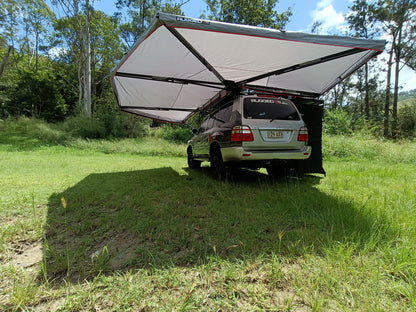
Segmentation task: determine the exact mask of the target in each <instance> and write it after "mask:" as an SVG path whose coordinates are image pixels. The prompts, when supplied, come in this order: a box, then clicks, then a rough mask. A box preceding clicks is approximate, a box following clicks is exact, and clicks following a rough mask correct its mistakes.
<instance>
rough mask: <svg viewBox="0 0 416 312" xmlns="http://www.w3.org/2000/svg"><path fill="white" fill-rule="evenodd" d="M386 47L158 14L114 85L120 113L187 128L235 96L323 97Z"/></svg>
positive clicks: (118, 69)
mask: <svg viewBox="0 0 416 312" xmlns="http://www.w3.org/2000/svg"><path fill="white" fill-rule="evenodd" d="M384 45H385V41H384V40H364V39H357V38H350V37H339V36H322V35H313V34H306V33H299V32H289V31H279V30H275V29H268V28H261V27H253V26H245V25H237V24H229V23H221V22H214V21H207V20H201V19H193V18H188V17H183V16H176V15H171V14H165V13H158V15H157V16H156V18H155V19H154V20H153V22H152V24H151V26H150V27H149V28H148V29H147V31H146V32H145V33H144V34H143V35H142V36H141V38H140V39H139V40H138V41H137V42H136V43H135V44H134V46H133V47H132V48H131V49H130V51H129V52H128V53H127V54H126V55H125V56H124V57H123V59H122V60H121V61H120V63H119V65H118V66H117V67H116V68H115V70H114V72H113V78H112V85H113V89H114V92H115V95H116V98H117V102H118V105H119V106H120V109H121V110H122V111H126V112H129V113H133V114H137V115H140V116H144V117H149V118H152V119H158V120H162V121H168V122H178V123H182V122H185V121H186V120H187V119H188V118H189V117H190V116H192V115H193V114H194V113H195V112H197V111H199V110H203V109H204V108H206V107H207V106H209V105H210V104H211V103H213V102H214V101H215V100H217V99H218V98H220V97H221V96H223V95H224V94H225V93H227V92H233V91H235V90H237V89H251V90H255V91H266V92H273V93H278V94H285V95H291V96H298V97H304V98H317V97H319V96H320V95H322V94H324V93H325V92H326V91H328V90H330V89H331V88H332V87H334V86H335V85H336V84H338V83H339V82H341V81H342V80H343V79H345V78H346V77H348V76H349V75H351V74H352V73H353V72H354V71H355V70H357V69H358V68H359V67H360V66H362V65H363V64H364V63H366V62H367V61H368V60H369V59H371V58H372V57H374V56H375V55H377V54H379V53H381V52H382V51H383V49H384Z"/></svg>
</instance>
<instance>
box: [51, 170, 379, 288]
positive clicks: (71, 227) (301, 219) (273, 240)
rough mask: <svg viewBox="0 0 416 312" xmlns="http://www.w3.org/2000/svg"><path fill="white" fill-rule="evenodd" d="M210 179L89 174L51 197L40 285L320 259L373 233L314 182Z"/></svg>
mask: <svg viewBox="0 0 416 312" xmlns="http://www.w3.org/2000/svg"><path fill="white" fill-rule="evenodd" d="M207 175H208V176H207ZM209 175H210V172H209V168H201V170H188V171H187V174H183V172H182V174H180V173H178V172H177V171H175V170H173V169H172V168H158V169H151V170H140V171H126V172H113V173H97V174H91V175H89V176H87V177H86V178H84V179H83V180H81V181H79V182H78V183H77V184H76V185H74V186H72V187H71V188H68V189H67V190H65V191H64V192H62V193H59V194H54V195H52V196H51V197H50V198H49V206H48V215H47V222H46V226H45V242H44V253H45V254H44V259H45V272H47V277H48V279H49V280H50V281H52V280H53V281H55V282H57V283H59V282H60V281H62V280H63V279H65V278H68V277H69V278H70V279H71V280H73V281H76V280H83V279H88V278H93V277H94V276H96V275H98V274H105V273H106V272H114V271H119V270H129V269H132V268H147V267H151V268H160V267H166V266H172V265H173V266H195V265H200V264H203V263H206V262H207V261H209V259H210V258H211V257H220V258H223V259H229V260H234V259H247V258H248V257H256V256H258V255H264V254H266V255H267V254H271V253H276V254H282V255H285V256H287V257H298V256H300V255H302V254H304V253H305V252H308V253H318V254H319V253H322V251H323V249H324V248H325V247H328V246H330V245H331V244H336V243H337V242H348V241H351V242H354V243H356V244H357V245H360V244H365V242H366V241H369V240H371V238H372V236H373V235H374V233H373V231H377V232H378V233H379V231H380V229H379V228H378V229H374V227H373V225H374V222H375V220H373V219H372V218H371V217H370V216H369V215H368V214H365V213H363V212H362V211H361V210H360V208H359V207H355V206H354V204H353V203H351V202H349V201H344V200H342V199H340V198H337V197H335V196H329V195H328V194H325V193H323V192H321V191H319V189H318V188H317V187H316V184H318V183H319V181H320V179H321V178H320V177H316V176H306V177H304V178H303V179H294V178H293V179H292V178H288V179H280V180H272V179H270V178H269V177H268V176H267V175H265V174H261V173H259V172H253V171H244V170H241V171H237V172H234V174H233V179H232V181H230V182H218V181H215V180H214V179H213V178H210V177H209ZM385 231H387V225H386V229H385Z"/></svg>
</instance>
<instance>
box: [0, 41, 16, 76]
mask: <svg viewBox="0 0 416 312" xmlns="http://www.w3.org/2000/svg"><path fill="white" fill-rule="evenodd" d="M12 49H13V46H11V45H9V48H8V49H7V52H6V55H5V56H4V57H3V61H2V62H1V67H0V79H1V76H2V75H3V72H4V69H5V68H6V64H7V60H8V59H9V56H10V53H11V52H12Z"/></svg>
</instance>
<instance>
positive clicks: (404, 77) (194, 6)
mask: <svg viewBox="0 0 416 312" xmlns="http://www.w3.org/2000/svg"><path fill="white" fill-rule="evenodd" d="M178 2H179V0H178ZM352 2H353V0H279V3H278V6H277V8H278V11H281V12H282V11H286V9H287V8H288V7H290V8H291V10H292V13H293V15H292V16H291V18H290V21H289V23H288V24H287V25H286V30H288V31H301V32H311V29H312V25H313V23H314V21H320V22H321V23H322V25H321V30H320V34H331V35H342V34H344V33H345V31H346V30H347V23H346V21H345V14H346V13H347V12H348V8H349V7H350V6H351V5H352ZM95 9H98V10H102V11H104V12H106V13H107V14H112V12H114V11H115V6H114V1H111V0H101V1H97V2H95ZM181 9H182V11H183V12H184V13H185V15H186V16H188V17H193V18H198V17H200V16H201V14H203V13H204V10H206V4H205V1H204V0H190V1H189V2H187V3H186V4H184V5H183V6H182V8H181ZM383 39H386V38H384V37H383ZM383 58H387V53H385V52H384V53H383V54H381V55H380V56H378V59H380V60H381V59H383ZM400 84H401V87H402V88H403V89H402V90H404V91H408V90H412V89H416V73H415V72H414V71H412V70H410V69H408V68H403V69H402V70H401V72H400Z"/></svg>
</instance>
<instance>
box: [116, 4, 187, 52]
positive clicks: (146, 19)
mask: <svg viewBox="0 0 416 312" xmlns="http://www.w3.org/2000/svg"><path fill="white" fill-rule="evenodd" d="M189 1H190V0H182V1H181V2H180V3H176V2H174V1H171V0H167V1H166V0H117V2H116V5H117V8H119V9H122V8H127V14H128V16H129V18H130V21H128V22H127V23H124V24H122V25H121V33H122V35H121V36H122V38H123V41H124V44H125V45H126V48H127V49H129V48H130V47H131V46H132V45H133V44H134V43H135V42H136V41H137V40H138V39H139V37H140V36H141V34H142V33H143V32H144V31H145V30H146V29H147V27H148V26H149V24H150V22H151V21H152V19H153V18H154V16H155V15H156V13H157V12H159V11H162V12H165V13H171V14H177V15H183V12H182V11H181V6H182V5H184V4H185V3H187V2H189ZM120 14H121V13H118V14H116V16H117V17H119V16H120Z"/></svg>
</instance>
